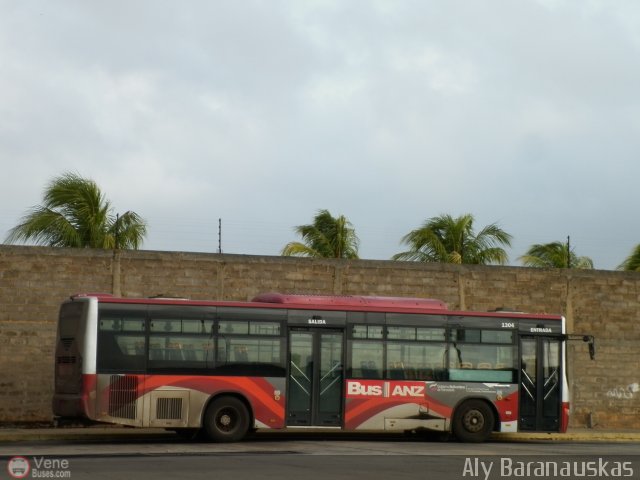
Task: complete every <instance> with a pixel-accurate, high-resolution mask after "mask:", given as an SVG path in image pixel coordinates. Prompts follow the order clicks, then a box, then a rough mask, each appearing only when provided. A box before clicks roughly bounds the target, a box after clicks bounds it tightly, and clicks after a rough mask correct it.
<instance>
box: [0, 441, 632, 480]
mask: <svg viewBox="0 0 640 480" xmlns="http://www.w3.org/2000/svg"><path fill="white" fill-rule="evenodd" d="M16 456H21V457H23V458H24V460H25V461H26V462H28V464H29V472H28V473H27V474H26V477H25V478H73V479H85V478H86V479H109V480H116V479H154V480H157V479H165V478H186V479H201V478H202V479H204V478H206V479H209V480H212V479H225V480H227V479H229V480H232V479H233V480H239V479H252V480H255V479H262V478H267V479H269V478H273V479H278V480H283V479H284V480H297V479H300V480H311V479H320V478H321V479H324V480H336V479H343V478H344V479H354V478H358V479H360V478H362V479H367V480H369V479H414V478H415V479H434V480H436V479H438V480H439V479H443V480H447V479H473V478H480V479H483V480H485V479H486V480H491V479H504V478H567V476H566V475H562V473H571V474H572V475H570V476H569V477H568V478H577V477H579V476H581V475H580V473H583V472H581V470H577V471H576V470H575V468H578V469H580V468H585V469H587V470H586V471H585V472H586V473H587V475H585V476H587V477H589V478H616V477H617V476H616V475H614V474H615V473H620V476H619V477H620V478H640V444H638V443H577V442H543V441H526V442H513V443H512V442H499V443H483V444H477V445H475V444H474V445H471V444H463V443H457V442H434V441H427V440H424V439H422V438H417V437H416V438H413V437H404V436H389V435H381V436H379V437H374V438H371V437H363V436H348V435H340V436H333V435H331V436H326V435H265V436H258V437H255V438H253V439H250V440H248V441H244V442H240V443H234V444H215V443H206V442H192V441H185V440H181V439H178V438H173V437H161V438H139V439H137V438H126V439H90V438H88V439H85V440H47V441H39V442H15V443H11V444H2V445H0V479H2V478H13V477H11V476H10V475H9V473H10V470H11V468H17V467H20V466H21V465H23V464H24V462H23V461H22V460H20V459H15V457H16ZM10 462H11V463H10ZM541 462H543V463H541ZM545 462H546V463H545ZM625 462H627V463H625ZM547 464H549V465H547ZM552 464H555V465H556V467H553V465H552ZM527 465H528V466H529V467H528V468H529V470H528V471H527V470H526V468H527ZM541 465H542V466H543V467H542V468H563V466H564V467H565V468H570V469H574V470H568V471H567V470H565V471H562V470H559V471H558V472H555V473H557V474H555V475H554V472H553V471H549V470H547V471H545V470H539V471H537V473H551V475H547V476H540V475H535V473H536V471H535V468H536V466H537V467H541ZM544 465H547V466H546V467H544ZM567 465H569V466H567ZM617 467H619V469H620V470H619V472H618V471H616V470H613V469H614V468H617ZM518 468H520V470H518ZM19 470H20V469H19ZM13 473H14V474H15V472H13ZM527 473H529V474H531V475H526V474H527ZM588 473H595V474H596V475H588ZM603 473H604V474H606V475H602V474H603ZM629 473H630V474H631V476H626V477H625V474H629ZM22 474H24V472H23V471H22V470H20V471H19V472H18V475H22Z"/></svg>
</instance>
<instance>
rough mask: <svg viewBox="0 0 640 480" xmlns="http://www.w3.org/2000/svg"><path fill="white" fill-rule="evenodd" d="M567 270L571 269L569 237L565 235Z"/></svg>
mask: <svg viewBox="0 0 640 480" xmlns="http://www.w3.org/2000/svg"><path fill="white" fill-rule="evenodd" d="M567 268H571V237H570V236H569V235H567Z"/></svg>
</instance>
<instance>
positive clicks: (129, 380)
mask: <svg viewBox="0 0 640 480" xmlns="http://www.w3.org/2000/svg"><path fill="white" fill-rule="evenodd" d="M137 398H138V378H137V377H132V376H120V375H111V381H110V382H109V415H110V416H112V417H117V418H128V419H131V420H135V419H136V414H137V411H136V400H137Z"/></svg>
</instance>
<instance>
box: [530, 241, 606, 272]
mask: <svg viewBox="0 0 640 480" xmlns="http://www.w3.org/2000/svg"><path fill="white" fill-rule="evenodd" d="M519 260H520V261H521V262H522V264H523V265H524V266H526V267H538V268H579V269H583V270H590V269H592V268H593V260H591V259H590V258H589V257H578V256H577V255H576V254H575V252H574V251H573V249H570V248H569V244H568V243H563V242H551V243H545V244H535V245H532V246H531V247H530V248H529V250H527V253H525V254H524V255H523V256H521V257H520V258H519Z"/></svg>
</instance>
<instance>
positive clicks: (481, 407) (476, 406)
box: [453, 400, 495, 443]
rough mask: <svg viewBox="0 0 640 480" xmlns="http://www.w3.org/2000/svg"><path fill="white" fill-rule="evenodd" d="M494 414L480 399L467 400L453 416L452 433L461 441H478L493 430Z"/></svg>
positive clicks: (485, 437) (485, 438)
mask: <svg viewBox="0 0 640 480" xmlns="http://www.w3.org/2000/svg"><path fill="white" fill-rule="evenodd" d="M494 423H495V416H494V414H493V411H492V410H491V407H489V405H487V404H486V403H485V402H483V401H481V400H468V401H466V402H464V403H463V404H462V405H460V406H459V407H458V408H457V409H456V412H455V414H454V416H453V434H454V435H455V436H456V438H457V439H458V440H460V441H462V442H469V443H480V442H484V441H485V440H487V439H488V438H489V436H490V435H491V432H492V431H493V425H494Z"/></svg>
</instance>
